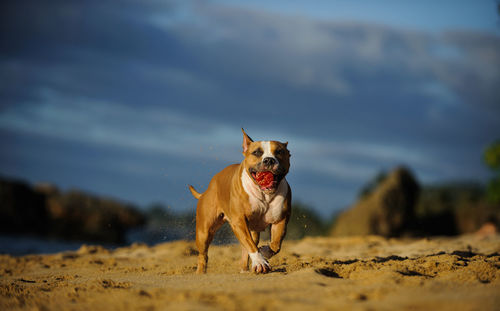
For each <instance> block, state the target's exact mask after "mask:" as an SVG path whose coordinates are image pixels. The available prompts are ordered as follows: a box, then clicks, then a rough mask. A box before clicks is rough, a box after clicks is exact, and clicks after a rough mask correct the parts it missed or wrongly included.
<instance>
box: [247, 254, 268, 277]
mask: <svg viewBox="0 0 500 311" xmlns="http://www.w3.org/2000/svg"><path fill="white" fill-rule="evenodd" d="M249 255H250V259H251V260H252V271H253V272H255V273H268V272H269V271H271V265H270V264H269V262H267V260H266V258H264V256H262V254H261V253H260V252H255V253H250V254H249Z"/></svg>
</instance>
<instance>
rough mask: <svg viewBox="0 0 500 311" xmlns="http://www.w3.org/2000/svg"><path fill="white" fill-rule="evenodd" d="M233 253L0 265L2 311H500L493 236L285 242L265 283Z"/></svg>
mask: <svg viewBox="0 0 500 311" xmlns="http://www.w3.org/2000/svg"><path fill="white" fill-rule="evenodd" d="M239 256H240V247H239V245H226V246H211V248H210V251H209V257H210V259H209V265H208V273H207V274H206V275H196V274H195V273H194V271H195V268H196V251H195V248H194V243H193V242H187V241H178V242H171V243H164V244H159V245H157V246H154V247H148V246H146V245H132V246H130V247H123V248H119V249H116V250H107V249H104V248H102V247H99V246H86V245H84V246H82V247H81V248H80V249H79V250H78V251H76V252H63V253H57V254H50V255H28V256H23V257H13V256H9V255H1V256H0V309H1V310H173V309H175V310H221V309H222V310H271V309H272V310H276V309H286V310H313V309H314V310H453V311H456V310H498V309H499V306H500V236H498V235H497V236H490V237H479V236H476V235H467V236H460V237H456V238H425V239H385V238H381V237H376V236H369V237H351V238H305V239H303V240H300V241H288V242H285V244H284V247H283V250H282V252H281V253H280V254H279V255H277V256H275V257H274V258H272V259H271V264H272V266H273V271H272V273H269V274H266V275H256V274H252V273H240V272H239V268H238V258H239Z"/></svg>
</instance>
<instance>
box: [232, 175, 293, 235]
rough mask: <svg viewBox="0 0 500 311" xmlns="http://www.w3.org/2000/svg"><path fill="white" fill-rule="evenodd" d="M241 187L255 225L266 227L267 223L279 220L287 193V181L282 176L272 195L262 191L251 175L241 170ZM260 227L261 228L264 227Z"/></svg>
mask: <svg viewBox="0 0 500 311" xmlns="http://www.w3.org/2000/svg"><path fill="white" fill-rule="evenodd" d="M241 181H242V185H243V189H245V192H246V193H247V194H248V199H249V201H250V206H251V208H252V219H254V220H256V224H257V223H258V225H257V227H264V228H265V227H266V226H267V225H269V224H273V223H276V222H278V221H280V220H281V219H282V217H283V203H284V202H285V198H286V196H287V194H288V183H287V181H286V179H285V178H283V179H282V180H281V182H280V184H279V186H278V189H277V190H276V193H274V194H273V195H268V194H264V193H262V191H260V189H259V187H257V186H256V185H255V184H254V183H253V181H252V180H251V177H250V176H249V175H248V173H246V171H243V174H242V176H241ZM264 228H262V230H263V229H264Z"/></svg>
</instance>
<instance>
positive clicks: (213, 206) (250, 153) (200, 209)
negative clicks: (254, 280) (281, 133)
mask: <svg viewBox="0 0 500 311" xmlns="http://www.w3.org/2000/svg"><path fill="white" fill-rule="evenodd" d="M241 131H242V132H243V144H242V146H243V156H244V159H243V161H242V162H241V163H239V164H233V165H230V166H228V167H226V168H225V169H223V170H222V171H220V172H219V173H218V174H216V175H215V176H214V177H213V178H212V180H211V181H210V183H209V185H208V188H207V190H206V191H205V192H204V193H202V194H201V193H199V192H197V191H196V190H195V189H194V188H193V186H191V185H189V190H190V191H191V193H192V194H193V196H194V197H195V198H196V199H198V204H197V208H196V247H197V248H198V266H197V269H196V273H198V274H203V273H206V270H207V262H208V247H209V245H210V243H211V242H212V239H213V237H214V235H215V232H216V231H217V230H218V229H219V228H220V227H221V226H222V225H223V224H224V223H225V222H226V221H227V222H228V223H229V224H230V225H231V229H232V230H233V232H234V234H235V236H236V238H237V239H238V240H239V242H240V244H241V246H242V255H241V271H242V272H246V271H249V267H248V259H249V256H250V259H251V260H252V265H251V266H252V271H253V272H255V273H268V272H270V271H271V266H270V265H269V261H268V260H269V258H271V257H272V256H274V255H276V254H277V253H278V252H279V251H280V249H281V244H282V242H283V239H284V237H285V234H286V226H287V223H288V220H289V219H290V214H291V203H292V202H291V201H292V190H291V188H290V186H289V185H288V182H287V180H286V178H285V176H286V175H287V173H288V170H289V168H290V151H289V150H288V149H287V146H288V142H285V143H281V142H279V141H255V142H254V141H253V140H252V139H251V138H250V137H249V136H248V135H247V134H246V133H245V130H244V129H241ZM268 226H271V230H270V232H271V241H270V243H269V245H266V246H262V247H260V248H258V244H259V237H260V232H262V231H264V230H265V229H266V228H267V227H268Z"/></svg>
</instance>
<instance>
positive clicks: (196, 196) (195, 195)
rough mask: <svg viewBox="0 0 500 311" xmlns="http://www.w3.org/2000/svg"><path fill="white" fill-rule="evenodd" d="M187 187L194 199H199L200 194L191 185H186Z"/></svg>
mask: <svg viewBox="0 0 500 311" xmlns="http://www.w3.org/2000/svg"><path fill="white" fill-rule="evenodd" d="M188 186H189V190H190V191H191V194H192V195H193V197H195V198H196V199H199V198H200V197H201V193H199V192H198V191H196V190H195V189H194V188H193V186H191V185H188Z"/></svg>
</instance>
